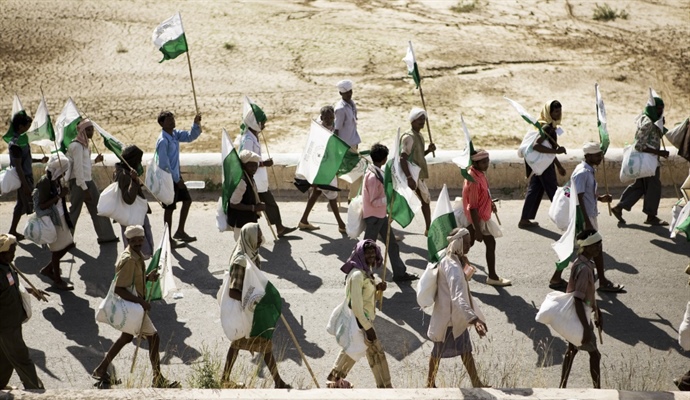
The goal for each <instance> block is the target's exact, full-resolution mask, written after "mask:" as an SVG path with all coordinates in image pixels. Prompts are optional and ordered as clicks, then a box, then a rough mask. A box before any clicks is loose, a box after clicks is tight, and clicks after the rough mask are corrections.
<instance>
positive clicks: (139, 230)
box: [125, 225, 144, 239]
mask: <svg viewBox="0 0 690 400" xmlns="http://www.w3.org/2000/svg"><path fill="white" fill-rule="evenodd" d="M143 236H144V228H143V227H142V226H141V225H130V226H128V227H127V229H125V237H126V238H127V239H131V238H135V237H143Z"/></svg>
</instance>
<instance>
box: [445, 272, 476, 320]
mask: <svg viewBox="0 0 690 400" xmlns="http://www.w3.org/2000/svg"><path fill="white" fill-rule="evenodd" d="M448 264H450V263H448ZM439 268H443V273H444V275H445V276H446V280H447V282H448V289H449V290H450V301H451V302H452V303H453V305H454V307H451V313H452V314H454V315H456V316H459V317H460V318H461V319H463V320H465V321H467V322H468V323H469V324H474V323H476V322H477V320H478V319H479V318H478V317H477V314H476V313H475V312H474V310H473V309H472V306H470V303H468V302H467V301H465V298H464V294H465V290H469V288H468V287H467V283H466V281H465V274H464V273H463V272H462V269H460V268H455V267H447V266H446V265H445V264H444V265H443V266H441V264H439ZM439 272H440V271H439Z"/></svg>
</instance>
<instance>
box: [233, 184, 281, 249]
mask: <svg viewBox="0 0 690 400" xmlns="http://www.w3.org/2000/svg"><path fill="white" fill-rule="evenodd" d="M242 172H243V173H244V174H245V175H246V176H247V178H250V177H249V174H247V171H244V170H243V171H242ZM250 180H251V178H250ZM252 190H253V191H254V196H256V199H257V200H259V193H258V192H257V191H256V186H254V185H252ZM262 213H263V214H264V218H266V223H267V224H268V229H270V230H271V233H272V234H273V239H274V240H278V236H276V233H275V231H273V226H272V225H271V220H270V219H268V214H266V211H262Z"/></svg>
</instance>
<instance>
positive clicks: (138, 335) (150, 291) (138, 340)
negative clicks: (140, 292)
mask: <svg viewBox="0 0 690 400" xmlns="http://www.w3.org/2000/svg"><path fill="white" fill-rule="evenodd" d="M144 287H146V281H144ZM152 293H153V287H152V288H151V290H149V291H147V293H146V302H147V303H149V302H150V301H151V294H152ZM147 315H149V312H148V311H146V310H144V317H143V318H142V319H141V325H139V333H138V334H137V346H136V347H135V348H134V356H133V357H132V367H131V368H130V369H129V373H130V374H133V373H134V365H135V364H136V363H137V353H138V352H139V346H141V336H142V335H141V330H142V329H143V328H144V321H146V316H147ZM154 373H155V371H154Z"/></svg>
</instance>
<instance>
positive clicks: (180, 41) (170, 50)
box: [158, 33, 187, 63]
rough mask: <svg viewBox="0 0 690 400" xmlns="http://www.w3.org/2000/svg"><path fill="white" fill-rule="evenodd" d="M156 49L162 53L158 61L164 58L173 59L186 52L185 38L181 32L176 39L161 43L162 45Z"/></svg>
mask: <svg viewBox="0 0 690 400" xmlns="http://www.w3.org/2000/svg"><path fill="white" fill-rule="evenodd" d="M158 50H160V51H161V53H163V59H162V60H160V61H159V63H162V62H163V61H165V60H172V59H175V58H177V56H179V55H180V54H183V53H186V52H187V38H186V37H185V34H184V33H183V34H182V35H181V36H180V37H178V38H177V39H174V40H171V41H169V42H166V43H165V44H163V46H161V48H160V49H158Z"/></svg>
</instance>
